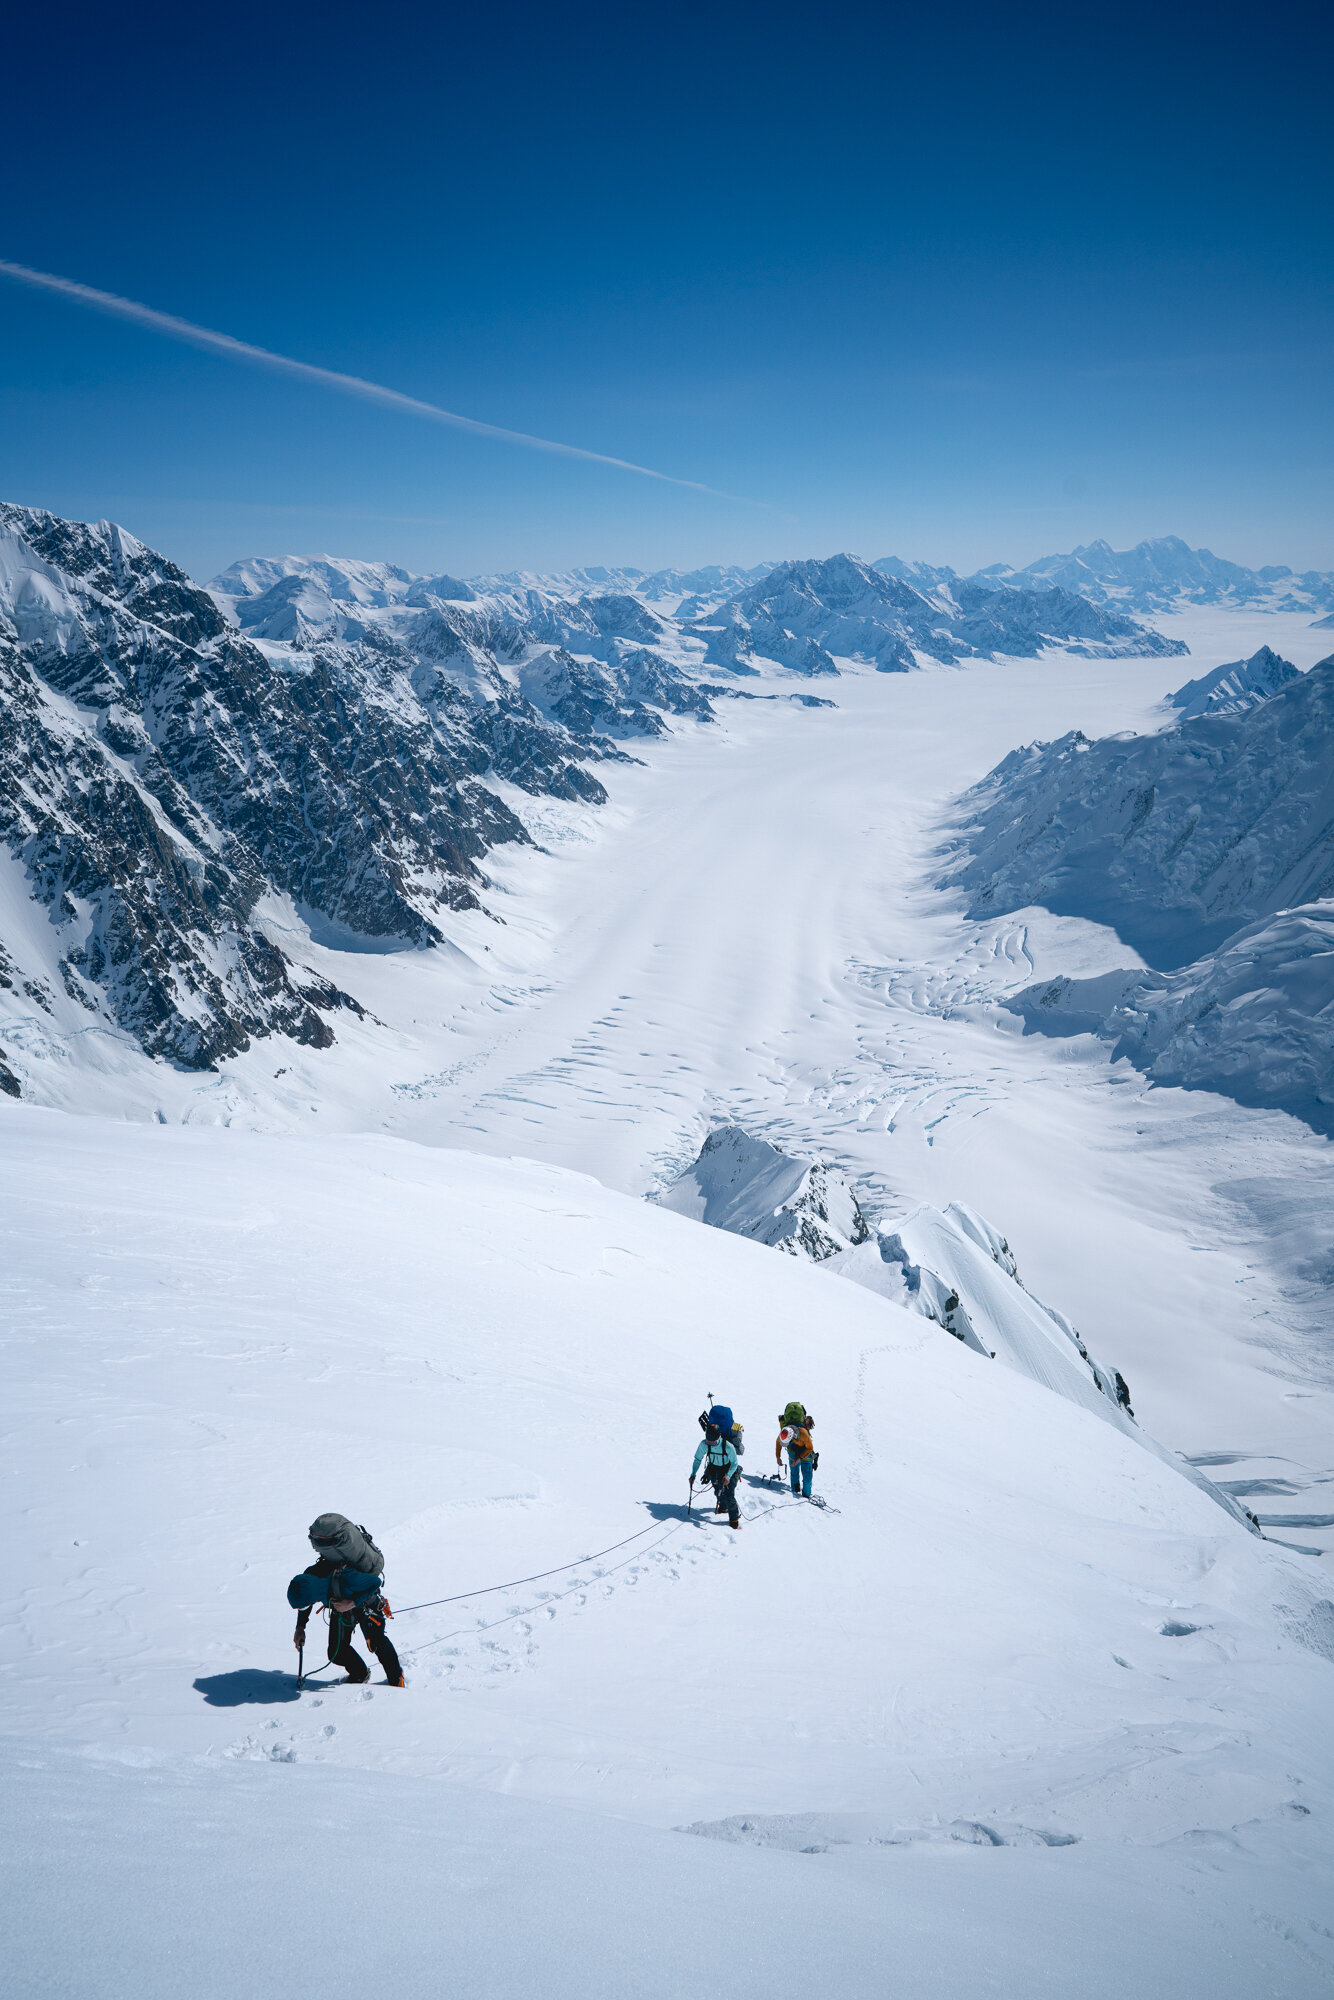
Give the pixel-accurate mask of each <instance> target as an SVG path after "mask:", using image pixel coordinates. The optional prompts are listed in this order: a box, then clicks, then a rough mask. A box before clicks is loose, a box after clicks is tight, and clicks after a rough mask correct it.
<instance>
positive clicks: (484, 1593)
mask: <svg viewBox="0 0 1334 2000" xmlns="http://www.w3.org/2000/svg"><path fill="white" fill-rule="evenodd" d="M783 1505H784V1502H783V1501H781V1500H771V1501H770V1502H769V1504H768V1505H767V1506H764V1507H760V1508H757V1509H756V1511H755V1513H753V1514H750V1515H748V1516H746V1518H747V1519H748V1520H752V1521H761V1520H763V1519H764V1516H765V1515H766V1514H774V1513H777V1512H778V1511H779V1509H780V1508H781V1507H782V1506H783ZM685 1525H686V1523H685V1522H684V1521H673V1522H672V1524H671V1526H670V1527H669V1528H668V1530H667V1532H666V1534H665V1535H663V1536H662V1537H661V1539H660V1540H659V1541H656V1542H652V1543H650V1545H649V1546H650V1548H655V1549H656V1548H661V1546H662V1543H663V1542H665V1541H667V1540H669V1539H670V1537H671V1536H672V1535H674V1534H675V1533H676V1532H677V1530H678V1529H680V1528H684V1527H685ZM661 1526H662V1523H661V1521H650V1522H649V1524H648V1526H647V1527H646V1528H640V1529H639V1531H638V1532H637V1533H636V1534H633V1535H627V1536H626V1537H625V1538H624V1540H623V1541H619V1542H613V1543H612V1544H611V1545H610V1547H609V1548H605V1549H597V1550H595V1551H594V1553H593V1554H592V1555H589V1556H577V1557H576V1558H575V1560H574V1561H573V1562H567V1563H558V1564H557V1565H556V1567H555V1568H554V1569H540V1570H538V1571H536V1572H535V1574H534V1575H532V1576H520V1577H515V1579H514V1580H513V1582H512V1583H488V1584H485V1585H483V1587H482V1588H481V1589H479V1590H460V1591H457V1592H455V1594H454V1596H452V1597H432V1598H430V1599H428V1600H427V1602H426V1603H424V1604H405V1605H404V1606H403V1608H402V1610H400V1611H396V1612H395V1613H394V1616H395V1618H405V1617H406V1616H407V1614H408V1613H409V1612H410V1611H434V1610H435V1609H436V1608H437V1607H438V1606H439V1605H442V1604H462V1603H464V1602H465V1601H466V1600H467V1599H468V1598H471V1597H490V1596H492V1595H493V1594H494V1593H495V1592H496V1591H498V1590H520V1589H522V1587H523V1585H524V1584H525V1583H542V1582H544V1581H545V1579H546V1578H547V1577H549V1576H563V1575H564V1574H565V1572H566V1571H567V1570H571V1569H582V1568H583V1567H584V1565H585V1563H591V1562H601V1560H602V1558H603V1556H611V1555H615V1553H616V1551H617V1550H618V1549H624V1548H628V1547H629V1546H630V1543H631V1542H639V1541H642V1540H643V1538H644V1536H645V1535H651V1534H652V1533H653V1532H654V1530H655V1529H657V1528H660V1527H661ZM645 1553H647V1551H646V1552H645ZM626 1560H627V1561H631V1562H632V1561H633V1560H634V1558H633V1557H627V1559H626ZM624 1568H625V1563H617V1565H616V1569H614V1570H612V1571H611V1572H610V1573H611V1575H613V1576H614V1575H615V1574H616V1570H620V1569H624ZM593 1581H594V1582H600V1581H601V1579H600V1578H597V1577H595V1578H594V1579H593ZM582 1588H583V1585H581V1584H574V1585H572V1586H571V1588H570V1589H569V1590H567V1591H562V1592H561V1593H560V1596H561V1597H571V1596H573V1594H574V1592H575V1591H576V1590H579V1589H582ZM549 1601H550V1600H549ZM555 1601H556V1602H559V1601H560V1599H559V1598H557V1599H556V1600H555ZM523 1616H525V1613H524V1612H522V1611H512V1612H507V1613H506V1615H505V1617H504V1618H498V1619H496V1621H495V1624H496V1625H507V1624H508V1623H509V1622H510V1620H511V1619H512V1618H522V1617H523ZM480 1629H481V1630H482V1631H484V1632H490V1631H493V1630H494V1629H495V1628H494V1626H492V1625H484V1626H482V1627H481V1628H480ZM458 1636H459V1634H457V1633H454V1632H449V1633H446V1634H445V1637H446V1638H450V1639H453V1638H457V1637H458ZM443 1644H444V1640H443V1639H429V1640H428V1641H427V1642H426V1646H424V1647H419V1648H418V1651H421V1652H424V1651H426V1650H427V1648H428V1647H430V1646H439V1645H443Z"/></svg>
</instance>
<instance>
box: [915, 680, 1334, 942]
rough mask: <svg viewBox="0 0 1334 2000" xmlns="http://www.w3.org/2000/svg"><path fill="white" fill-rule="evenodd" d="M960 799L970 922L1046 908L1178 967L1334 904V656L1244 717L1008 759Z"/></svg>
mask: <svg viewBox="0 0 1334 2000" xmlns="http://www.w3.org/2000/svg"><path fill="white" fill-rule="evenodd" d="M964 803H965V809H966V810H967V812H968V813H969V815H970V818H969V823H968V825H967V826H966V828H965V830H964V833H963V836H962V843H961V851H960V855H959V857H958V858H957V859H956V862H955V865H954V867H953V869H952V871H951V875H950V877H949V879H951V880H952V881H954V882H955V883H957V884H958V885H959V886H961V887H962V888H963V889H964V890H965V891H966V892H967V895H968V898H969V904H970V907H971V908H972V910H973V911H974V913H976V914H979V915H981V914H984V913H989V912H993V911H996V910H1013V909H1021V908H1022V907H1023V906H1024V905H1025V904H1027V903H1041V904H1044V905H1045V906H1046V907H1047V908H1048V909H1052V910H1057V911H1059V912H1062V913H1064V914H1068V915H1074V916H1085V917H1091V918H1094V919H1095V920H1096V921H1098V922H1102V923H1107V924H1110V925H1111V926H1112V927H1113V928H1114V929H1115V930H1117V931H1118V932H1119V933H1120V935H1121V936H1122V937H1123V938H1124V939H1125V940H1126V942H1127V943H1128V944H1130V945H1132V946H1133V947H1134V948H1135V950H1136V951H1138V952H1140V953H1141V954H1142V956H1143V957H1145V958H1146V959H1148V960H1149V962H1150V964H1156V965H1158V966H1159V967H1160V968H1171V967H1173V966H1179V965H1181V964H1183V963H1185V962H1187V961H1188V960H1190V959H1192V958H1195V957H1198V956H1199V955H1200V954H1201V953H1204V952H1207V951H1212V950H1214V949H1216V948H1217V946H1218V945H1219V944H1220V943H1221V942H1222V941H1223V939H1224V938H1226V937H1227V936H1228V935H1229V934H1230V933H1232V932H1233V931H1236V930H1237V929H1239V928H1240V927H1241V926H1242V925H1243V924H1246V923H1251V922H1254V921H1255V920H1256V919H1258V918H1260V917H1265V916H1270V915H1273V914H1274V913H1275V912H1277V911H1279V910H1284V909H1292V908H1295V907H1296V906H1298V905H1300V904H1304V903H1312V902H1316V901H1318V900H1320V899H1322V898H1325V897H1328V896H1331V895H1334V654H1331V656H1330V657H1329V658H1328V659H1326V660H1323V661H1321V662H1320V664H1319V665H1318V666H1316V667H1313V668H1312V669H1311V671H1310V673H1308V674H1302V675H1299V676H1297V678H1296V679H1294V680H1292V681H1289V682H1288V683H1287V684H1286V685H1283V686H1281V687H1280V688H1279V691H1278V692H1277V693H1276V694H1274V695H1271V696H1270V697H1269V699H1268V700H1266V701H1263V702H1261V703H1260V704H1259V705H1258V706H1255V707H1251V708H1249V709H1246V710H1244V711H1243V712H1242V713H1240V714H1230V715H1229V714H1223V715H1205V716H1201V717H1199V718H1197V719H1196V720H1194V721H1190V722H1183V723H1181V724H1180V725H1179V726H1178V727H1177V728H1175V729H1169V730H1166V731H1164V732H1163V733H1162V734H1161V735H1156V736H1112V737H1107V738H1104V739H1103V740H1102V741H1100V742H1090V740H1089V739H1088V738H1087V737H1086V736H1084V735H1083V734H1081V733H1080V732H1079V731H1077V730H1076V731H1075V732H1073V733H1072V734H1071V735H1069V736H1065V737H1062V738H1061V739H1060V740H1059V741H1058V742H1056V743H1035V744H1032V745H1030V746H1029V747H1028V748H1027V749H1023V750H1015V751H1012V752H1011V754H1010V755H1009V756H1008V757H1006V758H1005V759H1004V760H1003V761H1002V762H1001V763H1000V764H998V765H997V766H996V769H995V770H994V771H992V772H991V773H990V775H989V776H988V777H987V778H985V779H984V780H983V782H982V783H981V784H980V785H978V786H977V787H975V788H974V789H973V791H972V792H970V793H969V794H967V795H966V798H965V802H964Z"/></svg>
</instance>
